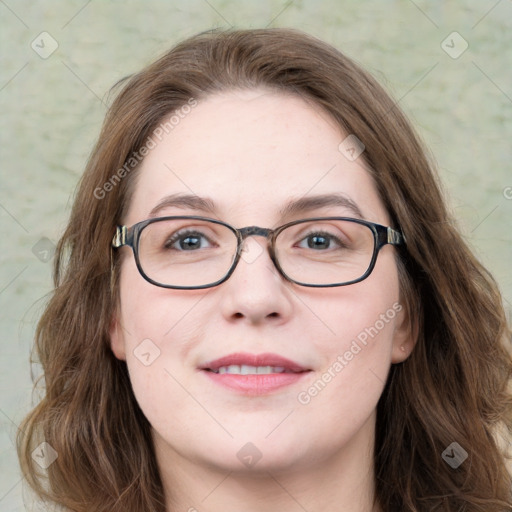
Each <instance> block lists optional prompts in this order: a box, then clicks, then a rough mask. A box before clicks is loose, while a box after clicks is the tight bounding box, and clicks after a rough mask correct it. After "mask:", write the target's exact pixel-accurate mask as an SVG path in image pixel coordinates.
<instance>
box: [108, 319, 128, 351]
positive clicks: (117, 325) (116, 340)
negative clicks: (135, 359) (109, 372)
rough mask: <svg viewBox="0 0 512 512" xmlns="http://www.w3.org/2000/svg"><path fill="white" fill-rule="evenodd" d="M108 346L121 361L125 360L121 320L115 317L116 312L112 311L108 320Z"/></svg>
mask: <svg viewBox="0 0 512 512" xmlns="http://www.w3.org/2000/svg"><path fill="white" fill-rule="evenodd" d="M109 335H110V348H111V349H112V352H113V353H114V355H115V356H116V357H117V359H120V360H121V361H126V348H125V339H124V330H123V327H122V326H121V322H120V321H119V319H118V317H117V313H114V315H113V316H112V320H111V322H110V329H109Z"/></svg>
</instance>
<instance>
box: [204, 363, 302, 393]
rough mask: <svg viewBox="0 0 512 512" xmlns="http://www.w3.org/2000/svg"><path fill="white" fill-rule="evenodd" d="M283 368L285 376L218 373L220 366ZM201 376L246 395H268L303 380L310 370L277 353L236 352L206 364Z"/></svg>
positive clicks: (275, 374)
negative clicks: (216, 371)
mask: <svg viewBox="0 0 512 512" xmlns="http://www.w3.org/2000/svg"><path fill="white" fill-rule="evenodd" d="M230 365H248V366H280V367H283V368H284V370H285V372H284V373H271V374H257V375H236V374H229V373H224V374H220V373H215V372H214V371H213V370H218V369H219V368H220V367H221V366H230ZM199 369H200V370H201V373H203V374H204V375H205V376H206V377H208V378H209V379H210V380H211V381H213V382H215V383H216V384H219V385H220V386H223V387H225V388H228V389H230V390H232V391H235V392H237V393H240V394H243V395H267V394H270V393H272V392H273V391H276V390H278V389H281V388H283V387H286V386H290V385H292V384H295V383H297V382H299V381H301V380H302V379H303V378H304V377H305V376H306V375H308V373H309V372H310V371H311V370H310V369H308V368H304V367H303V366H301V365H300V364H299V363H297V362H295V361H292V360H291V359H287V358H285V357H282V356H280V355H278V354H271V353H265V354H248V353H236V354H229V355H227V356H224V357H221V358H219V359H215V360H213V361H210V362H208V363H205V364H204V365H202V366H201V367H200V368H199Z"/></svg>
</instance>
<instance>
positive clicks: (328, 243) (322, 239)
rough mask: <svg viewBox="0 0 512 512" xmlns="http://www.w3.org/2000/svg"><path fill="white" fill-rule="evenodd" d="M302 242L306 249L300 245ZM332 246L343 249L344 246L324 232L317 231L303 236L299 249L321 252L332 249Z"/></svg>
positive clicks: (337, 239)
mask: <svg viewBox="0 0 512 512" xmlns="http://www.w3.org/2000/svg"><path fill="white" fill-rule="evenodd" d="M302 242H306V243H307V247H304V245H302ZM333 244H334V245H335V246H337V247H344V246H345V245H344V244H343V243H342V242H341V240H340V239H339V238H338V237H336V236H334V235H332V234H330V233H326V232H325V231H324V232H322V231H318V232H312V233H309V234H308V235H307V236H305V237H304V238H303V239H302V240H301V241H300V242H299V247H301V248H303V249H314V250H323V249H333V248H334V247H333Z"/></svg>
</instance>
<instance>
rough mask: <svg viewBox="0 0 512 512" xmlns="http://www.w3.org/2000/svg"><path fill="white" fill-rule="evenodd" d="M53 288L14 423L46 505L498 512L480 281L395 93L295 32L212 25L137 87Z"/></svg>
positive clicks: (92, 176)
mask: <svg viewBox="0 0 512 512" xmlns="http://www.w3.org/2000/svg"><path fill="white" fill-rule="evenodd" d="M55 284H56V289H55V293H54V295H53V297H52V299H51V301H50V302H49V304H48V307H47V310H46V312H45V314H44V316H43V317H42V319H41V321H40V324H39V327H38V331H37V338H36V341H37V350H38V354H39V357H40V359H41V362H42V364H43V367H44V374H45V377H44V378H45V383H46V396H45V397H44V399H43V400H42V402H41V403H40V404H39V405H38V406H37V407H36V408H35V410H34V411H32V412H31V414H30V415H29V416H28V418H27V419H26V421H25V423H24V424H23V425H22V428H21V429H20V431H22V432H24V434H20V437H19V454H20V460H21V463H22V466H23V469H24V472H25V475H26V478H27V479H28V481H29V483H30V484H31V485H32V486H33V487H34V488H35V490H36V492H37V493H38V494H39V496H40V497H42V498H44V499H46V500H47V501H49V502H51V503H57V504H59V505H61V506H63V507H64V508H65V509H69V510H74V511H142V510H144V511H164V510H166V511H177V510H189V511H193V510H199V511H203V510H204V511H212V512H213V511H217V510H222V511H230V510H233V511H235V510H237V511H238V510H246V511H259V510H279V511H282V510H287V511H295V510H297V511H299V510H308V511H316V510H333V511H334V510H336V511H337V510H344V511H353V512H356V511H357V512H360V511H370V510H371V511H386V512H387V511H431V510H437V511H454V510H465V511H476V510H486V511H498V510H500V511H502V510H508V509H509V508H510V507H511V505H512V495H511V477H510V474H509V473H508V472H507V468H506V465H505V455H506V453H505V452H506V450H505V448H506V447H505V446H504V445H505V444H506V439H507V438H508V434H509V433H510V430H511V428H512V414H511V410H512V409H511V407H512V406H511V395H510V392H509V390H508V383H509V381H510V375H511V370H512V365H511V359H510V356H509V354H508V352H507V351H506V349H505V346H506V345H507V344H508V343H509V341H510V331H509V330H508V327H507V324H506V320H505V315H504V311H503V307H502V302H501V297H500V295H499V292H498V290H497V286H496V284H495V283H494V281H493V280H492V278H491V277H490V276H489V275H488V273H487V272H486V270H485V269H484V268H482V266H481V265H480V264H479V263H478V262H477V261H476V259H475V258H474V256H473V255H472V254H471V252H470V251H469V249H468V247H467V246H466V244H465V243H464V241H463V240H462V238H461V236H460V235H459V234H458V232H457V231H456V229H455V228H454V225H453V223H452V220H451V219H450V217H449V215H448V213H447V211H446V207H445V205H444V202H443V199H442V197H441V194H440V190H439V186H438V184H437V178H436V176H435V173H434V171H433V170H432V167H431V165H430V163H429V162H428V161H427V158H426V157H425V152H424V150H423V149H422V147H421V145H420V143H419V142H418V139H417V137H416V135H415V134H414V132H413V130H412V129H411V127H410V125H409V123H408V122H407V121H406V119H405V118H404V116H403V114H402V113H401V112H400V110H399V108H398V106H397V105H396V104H395V103H394V102H393V101H392V100H391V99H390V98H389V97H388V96H387V94H386V93H385V92H384V91H383V89H382V88H381V87H380V86H379V85H378V84H377V83H376V82H375V80H374V79H373V78H371V77H370V76H369V75H368V74H366V73H365V72H364V71H362V70H361V69H360V68H359V67H358V66H356V65H355V64H354V63H353V62H352V61H351V60H350V59H348V58H347V57H345V56H344V55H342V54H341V53H339V52H338V51H337V50H335V49H333V48H332V47H330V46H328V45H326V44H324V43H322V42H320V41H318V40H316V39H314V38H312V37H309V36H307V35H305V34H302V33H300V32H297V31H292V30H286V29H269V30H246V31H228V32H215V31H214V32H208V33H204V34H200V35H198V36H196V37H193V38H191V39H188V40H186V41H184V42H182V43H181V44H179V45H178V46H176V47H175V48H174V49H172V50H171V51H170V52H169V53H167V54H166V55H164V56H163V57H162V58H160V59H159V60H158V61H157V62H155V63H154V64H152V65H150V66H149V67H147V68H146V69H144V70H143V71H141V72H140V73H139V74H137V75H135V76H133V77H131V78H130V79H129V80H128V81H127V82H126V83H125V85H124V86H123V89H122V91H121V92H120V94H119V95H118V96H117V98H116V100H115V101H114V103H113V105H112V107H111V108H110V110H109V113H108V115H107V118H106V120H105V124H104V127H103V130H102V133H101V135H100V138H99V141H98V144H97V146H96V148H95V149H94V151H93V153H92V156H91V158H90V161H89V163H88V166H87V169H86V172H85V174H84V176H83V179H82V181H81V184H80V188H79V190H78V194H77V197H76V200H75V203H74V208H73V212H72V215H71V219H70V222H69V225H68V227H67V229H66V231H65V233H64V235H63V237H62V239H61V241H60V244H59V247H58V251H57V257H56V264H55ZM40 443H44V444H40ZM38 458H39V459H40V460H39V461H38V460H37V459H38ZM41 468H43V469H41ZM45 473H47V477H45ZM46 478H47V480H46Z"/></svg>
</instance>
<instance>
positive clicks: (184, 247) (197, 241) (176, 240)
mask: <svg viewBox="0 0 512 512" xmlns="http://www.w3.org/2000/svg"><path fill="white" fill-rule="evenodd" d="M204 243H208V244H209V240H208V238H207V237H206V236H205V235H204V234H203V233H200V232H199V231H195V230H186V231H177V232H176V233H174V234H172V235H171V236H170V237H169V238H168V239H167V240H166V242H165V245H164V247H165V248H166V249H173V250H178V251H193V250H196V249H204V248H205V245H204ZM176 244H177V246H176Z"/></svg>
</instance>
